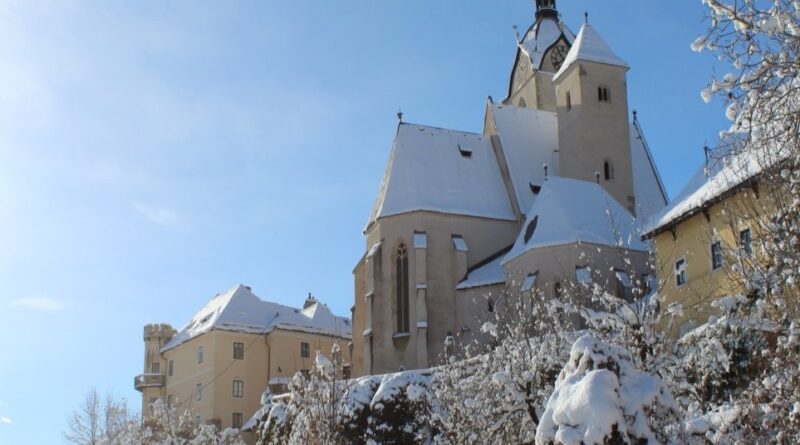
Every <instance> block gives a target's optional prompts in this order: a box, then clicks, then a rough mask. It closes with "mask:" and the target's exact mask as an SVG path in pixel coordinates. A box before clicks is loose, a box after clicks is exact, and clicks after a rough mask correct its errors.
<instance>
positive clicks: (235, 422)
mask: <svg viewBox="0 0 800 445" xmlns="http://www.w3.org/2000/svg"><path fill="white" fill-rule="evenodd" d="M243 419H244V417H242V413H233V415H231V428H236V429H237V430H238V429H239V428H241V427H242V423H243V422H242V420H243Z"/></svg>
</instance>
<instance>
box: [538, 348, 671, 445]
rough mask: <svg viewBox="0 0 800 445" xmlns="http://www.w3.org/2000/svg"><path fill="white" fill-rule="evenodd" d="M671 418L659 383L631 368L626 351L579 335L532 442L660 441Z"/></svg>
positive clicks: (667, 394)
mask: <svg viewBox="0 0 800 445" xmlns="http://www.w3.org/2000/svg"><path fill="white" fill-rule="evenodd" d="M677 415H678V407H677V406H676V404H675V401H674V400H673V398H672V395H671V393H670V391H669V388H667V386H666V385H665V384H664V382H663V381H661V379H659V378H658V377H656V376H653V375H650V374H647V373H645V372H642V371H640V370H638V369H636V367H635V366H634V365H633V363H632V361H631V356H630V354H629V352H628V351H626V350H624V349H622V348H619V347H615V346H612V345H609V344H606V343H603V342H601V341H599V340H597V339H595V338H594V337H592V336H590V335H585V336H583V337H581V338H579V339H578V340H577V341H576V342H575V343H574V344H573V346H572V351H571V353H570V358H569V361H568V362H567V363H566V365H565V366H564V369H563V370H562V371H561V374H560V375H559V377H558V380H557V381H556V385H555V390H554V392H553V394H552V395H551V396H550V399H549V400H548V402H547V406H546V409H545V412H544V414H543V415H542V419H541V422H540V423H539V426H538V427H537V429H536V443H537V444H541V445H546V444H551V443H552V444H563V445H584V444H585V445H592V444H609V443H614V444H634V443H635V444H639V443H663V442H665V441H666V440H667V439H668V438H669V437H670V436H672V435H674V433H675V432H674V431H670V427H669V425H674V420H675V418H676V417H677Z"/></svg>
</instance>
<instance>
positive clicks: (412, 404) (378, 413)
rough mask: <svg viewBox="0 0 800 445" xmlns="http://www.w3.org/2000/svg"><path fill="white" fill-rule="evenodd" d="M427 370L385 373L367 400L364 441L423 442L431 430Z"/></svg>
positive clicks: (399, 444) (389, 443) (393, 444)
mask: <svg viewBox="0 0 800 445" xmlns="http://www.w3.org/2000/svg"><path fill="white" fill-rule="evenodd" d="M430 378H431V375H430V372H413V371H410V372H401V373H397V374H391V375H387V376H384V378H383V381H382V382H381V385H380V387H379V388H378V390H377V391H376V392H375V395H374V396H373V398H372V401H371V402H370V413H371V414H370V417H369V420H368V426H367V443H368V444H375V445H377V444H381V445H405V444H415V443H419V444H422V443H425V442H426V441H427V439H428V438H429V437H430V434H431V433H430V429H429V428H428V426H427V425H426V422H425V419H426V418H427V417H428V416H427V410H428V406H429V405H428V396H427V393H428V390H429V388H430Z"/></svg>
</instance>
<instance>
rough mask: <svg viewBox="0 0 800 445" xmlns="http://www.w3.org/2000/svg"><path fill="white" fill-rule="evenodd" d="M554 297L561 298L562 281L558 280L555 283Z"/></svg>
mask: <svg viewBox="0 0 800 445" xmlns="http://www.w3.org/2000/svg"><path fill="white" fill-rule="evenodd" d="M553 297H554V298H561V282H560V281H556V282H555V284H553Z"/></svg>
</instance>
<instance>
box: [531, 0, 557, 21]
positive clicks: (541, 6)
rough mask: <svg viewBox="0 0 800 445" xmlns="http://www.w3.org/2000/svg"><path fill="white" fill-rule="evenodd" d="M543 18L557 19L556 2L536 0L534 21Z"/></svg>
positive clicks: (552, 0) (553, 0)
mask: <svg viewBox="0 0 800 445" xmlns="http://www.w3.org/2000/svg"><path fill="white" fill-rule="evenodd" d="M544 17H550V18H552V19H558V11H556V0H536V20H537V21H538V20H540V19H542V18H544Z"/></svg>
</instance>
